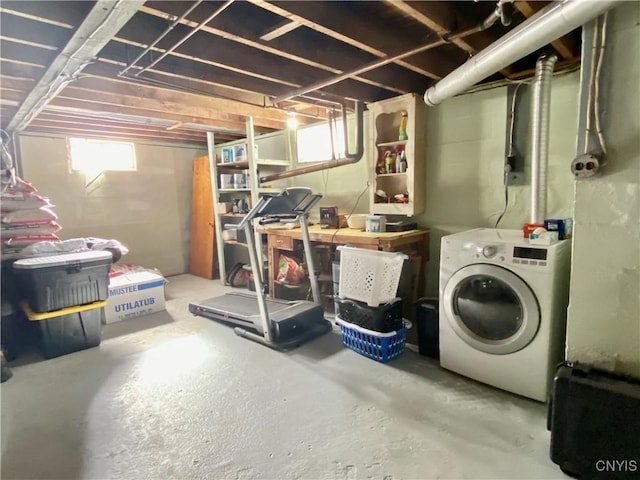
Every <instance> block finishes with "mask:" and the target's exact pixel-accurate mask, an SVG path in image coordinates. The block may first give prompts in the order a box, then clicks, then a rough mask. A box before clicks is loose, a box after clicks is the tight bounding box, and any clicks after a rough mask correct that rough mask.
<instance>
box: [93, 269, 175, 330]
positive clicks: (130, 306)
mask: <svg viewBox="0 0 640 480" xmlns="http://www.w3.org/2000/svg"><path fill="white" fill-rule="evenodd" d="M164 282H165V281H164V278H163V277H162V276H161V275H157V274H155V273H152V272H133V273H128V274H126V275H120V276H117V277H113V278H111V279H109V298H107V306H106V307H105V308H104V313H105V315H104V323H114V322H119V321H121V320H127V319H130V318H135V317H141V316H143V315H149V314H150V313H155V312H160V311H162V310H164V309H165V306H164Z"/></svg>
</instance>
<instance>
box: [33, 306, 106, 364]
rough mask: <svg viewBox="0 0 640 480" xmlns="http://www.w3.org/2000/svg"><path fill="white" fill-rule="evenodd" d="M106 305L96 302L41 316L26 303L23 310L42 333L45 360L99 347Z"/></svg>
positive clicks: (41, 314)
mask: <svg viewBox="0 0 640 480" xmlns="http://www.w3.org/2000/svg"><path fill="white" fill-rule="evenodd" d="M106 304H107V302H106V301H102V302H94V303H92V304H90V305H82V306H77V307H69V308H63V309H62V310H58V311H55V312H47V313H40V314H38V313H35V312H33V311H32V310H31V309H30V308H29V306H28V305H27V303H26V302H23V304H22V307H23V309H24V311H25V313H26V315H27V318H28V319H29V320H31V321H32V322H33V323H34V324H36V326H37V328H38V330H39V331H40V337H41V345H42V353H43V354H44V356H45V357H46V358H54V357H59V356H60V355H66V354H67V353H72V352H77V351H78V350H85V349H87V348H91V347H97V346H98V345H100V341H101V339H102V324H101V320H102V318H101V316H102V310H103V308H104V306H105V305H106Z"/></svg>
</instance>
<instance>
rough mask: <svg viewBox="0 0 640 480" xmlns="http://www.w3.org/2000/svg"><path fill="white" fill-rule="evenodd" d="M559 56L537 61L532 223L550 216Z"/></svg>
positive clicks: (533, 118) (532, 110)
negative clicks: (553, 90) (553, 96)
mask: <svg viewBox="0 0 640 480" xmlns="http://www.w3.org/2000/svg"><path fill="white" fill-rule="evenodd" d="M556 60H558V57H556V56H555V55H542V56H541V57H540V58H539V59H538V61H537V62H536V74H535V81H534V83H533V95H532V97H533V100H532V103H531V143H530V149H531V151H530V155H531V223H542V222H543V221H544V219H545V218H546V216H547V165H548V158H549V157H548V153H549V110H550V108H549V107H550V104H551V76H552V75H553V66H554V65H555V64H556Z"/></svg>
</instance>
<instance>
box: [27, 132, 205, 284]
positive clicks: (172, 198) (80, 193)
mask: <svg viewBox="0 0 640 480" xmlns="http://www.w3.org/2000/svg"><path fill="white" fill-rule="evenodd" d="M20 149H21V159H22V170H23V172H22V176H23V177H24V178H25V180H28V181H30V182H32V183H33V184H34V186H35V187H36V188H38V190H39V193H40V194H42V195H43V196H47V197H49V198H50V200H51V203H53V204H54V205H55V208H54V211H55V212H56V214H57V215H58V217H59V218H58V223H60V225H62V230H60V232H59V233H58V236H59V237H60V238H62V239H69V238H78V237H98V238H107V239H110V238H114V239H116V240H119V241H120V242H122V243H123V244H124V245H125V246H127V247H128V248H129V254H128V255H127V256H125V257H123V258H122V262H125V263H131V264H135V265H141V266H144V267H149V268H151V267H153V268H157V269H159V270H160V271H161V272H162V273H163V274H164V275H175V274H180V273H185V272H186V271H187V270H188V265H189V243H190V231H191V178H192V174H191V171H192V170H191V168H192V161H193V159H194V158H195V157H197V156H201V155H206V150H204V149H199V148H193V147H190V146H186V147H185V146H174V145H169V144H162V145H160V144H152V143H145V142H137V143H136V159H137V171H136V172H106V173H105V175H104V177H103V179H102V180H101V181H100V182H99V185H96V186H95V189H93V190H91V189H90V190H89V191H87V190H86V189H85V178H84V174H82V173H79V172H70V168H69V158H68V153H67V141H66V139H65V138H64V137H60V136H46V135H41V136H33V135H31V134H30V135H23V136H21V137H20Z"/></svg>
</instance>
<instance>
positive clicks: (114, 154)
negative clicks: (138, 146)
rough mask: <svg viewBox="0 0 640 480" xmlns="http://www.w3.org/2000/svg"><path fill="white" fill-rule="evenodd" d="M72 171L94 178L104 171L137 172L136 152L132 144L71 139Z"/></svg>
mask: <svg viewBox="0 0 640 480" xmlns="http://www.w3.org/2000/svg"><path fill="white" fill-rule="evenodd" d="M69 154H70V158H71V170H72V171H74V172H83V173H84V174H85V175H86V176H87V178H92V177H95V176H97V175H99V174H100V173H102V172H104V171H135V170H136V151H135V145H134V144H133V143H131V142H114V141H111V140H98V139H92V138H69Z"/></svg>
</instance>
